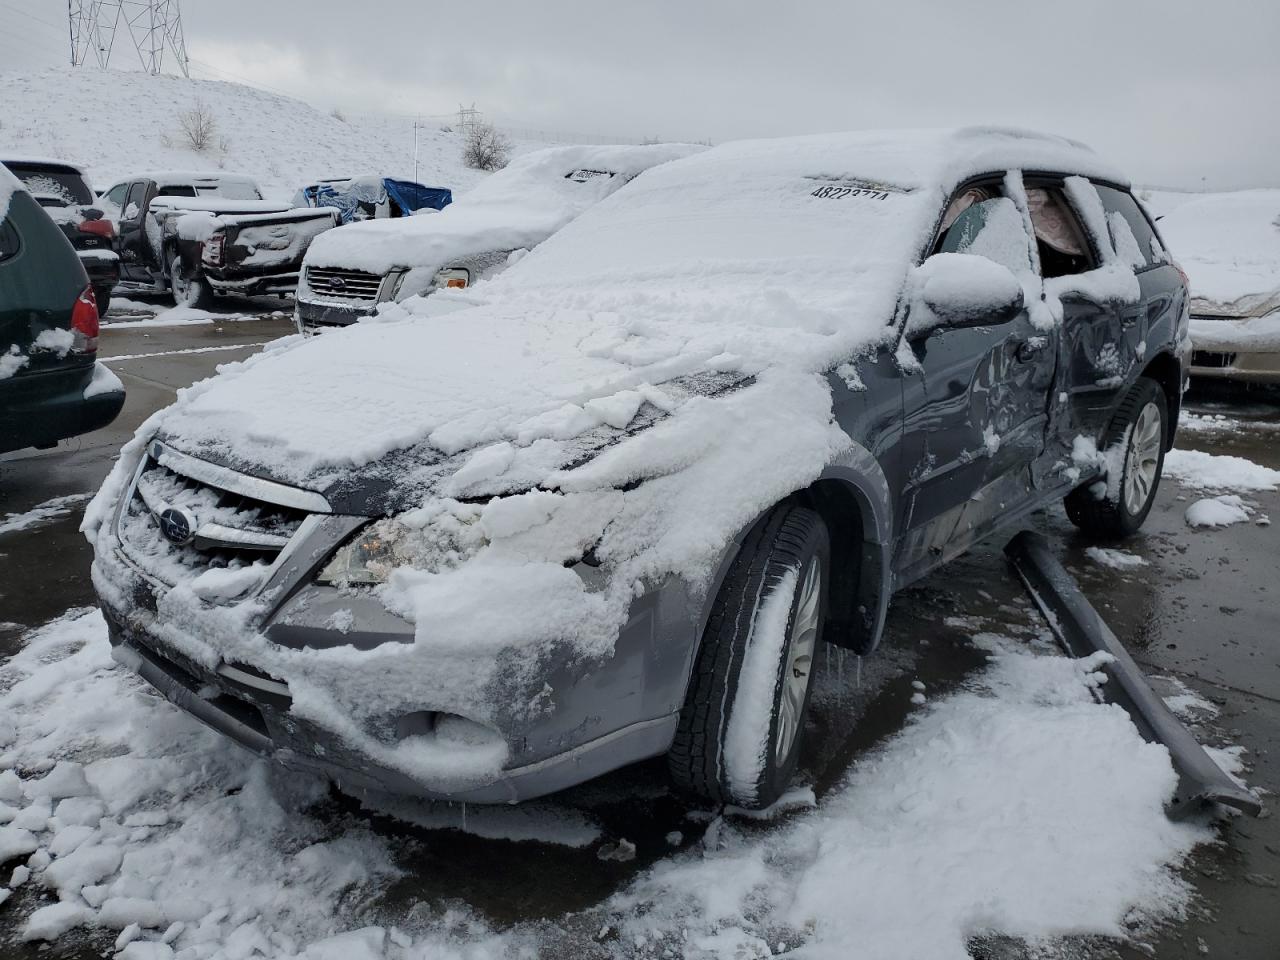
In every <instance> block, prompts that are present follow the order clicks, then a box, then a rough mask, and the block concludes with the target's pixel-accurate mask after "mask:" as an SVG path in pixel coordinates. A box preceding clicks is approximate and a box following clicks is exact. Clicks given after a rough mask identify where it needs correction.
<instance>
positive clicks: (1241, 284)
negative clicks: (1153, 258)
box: [1159, 189, 1280, 316]
mask: <svg viewBox="0 0 1280 960" xmlns="http://www.w3.org/2000/svg"><path fill="white" fill-rule="evenodd" d="M1159 226H1160V233H1161V234H1162V235H1163V237H1164V239H1165V242H1166V243H1167V244H1168V245H1169V252H1170V253H1171V254H1173V257H1174V259H1176V260H1177V261H1178V263H1179V264H1180V265H1181V266H1182V268H1183V269H1184V270H1185V271H1186V272H1187V277H1188V278H1189V279H1190V280H1191V296H1192V298H1193V304H1192V307H1193V309H1195V310H1200V311H1204V312H1206V313H1213V314H1223V315H1228V316H1247V315H1254V316H1260V315H1262V314H1263V313H1266V312H1269V311H1271V310H1276V309H1280V190H1274V189H1273V190H1241V191H1238V192H1233V193H1213V194H1205V195H1203V196H1199V197H1197V198H1196V199H1194V200H1190V201H1187V202H1186V203H1183V204H1182V205H1181V206H1179V207H1178V208H1177V209H1176V210H1174V211H1173V212H1172V213H1170V214H1168V215H1167V216H1166V217H1164V218H1163V219H1162V220H1161V221H1160V224H1159Z"/></svg>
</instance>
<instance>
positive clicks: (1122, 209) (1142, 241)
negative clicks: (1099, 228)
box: [1094, 183, 1163, 270]
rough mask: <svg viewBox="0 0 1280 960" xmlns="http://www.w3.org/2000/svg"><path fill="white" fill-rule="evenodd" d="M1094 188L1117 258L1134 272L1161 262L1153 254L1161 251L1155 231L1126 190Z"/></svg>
mask: <svg viewBox="0 0 1280 960" xmlns="http://www.w3.org/2000/svg"><path fill="white" fill-rule="evenodd" d="M1094 187H1095V188H1096V189H1097V191H1098V196H1099V197H1101V198H1102V207H1103V209H1104V210H1106V211H1107V227H1108V228H1109V229H1110V232H1111V242H1112V243H1113V244H1114V245H1115V248H1116V253H1117V254H1119V256H1120V259H1121V260H1122V261H1124V262H1125V263H1127V264H1129V265H1130V266H1132V267H1133V268H1134V269H1135V270H1144V269H1146V268H1147V267H1153V266H1158V265H1159V264H1160V263H1162V262H1163V261H1162V260H1161V259H1160V258H1159V257H1158V255H1157V253H1156V251H1158V250H1160V249H1162V248H1161V246H1160V241H1159V240H1158V239H1157V238H1156V232H1155V229H1154V228H1153V227H1152V226H1151V222H1150V221H1149V220H1148V219H1147V217H1146V214H1144V213H1143V212H1142V208H1141V207H1139V206H1138V201H1137V200H1135V199H1133V195H1132V194H1130V193H1129V191H1128V190H1119V189H1117V188H1116V187H1109V186H1107V185H1106V184H1104V183H1095V184H1094Z"/></svg>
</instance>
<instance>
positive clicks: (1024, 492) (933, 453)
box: [896, 179, 1057, 579]
mask: <svg viewBox="0 0 1280 960" xmlns="http://www.w3.org/2000/svg"><path fill="white" fill-rule="evenodd" d="M931 252H932V253H969V254H976V255H979V256H985V257H987V258H988V259H992V260H994V261H995V262H997V263H1000V264H1001V265H1003V266H1005V267H1008V268H1009V269H1010V270H1011V271H1013V273H1014V275H1015V276H1017V277H1019V279H1021V280H1022V281H1023V286H1024V289H1025V290H1026V291H1027V292H1028V293H1029V294H1030V295H1031V296H1032V297H1038V289H1039V288H1038V279H1037V278H1036V276H1035V274H1034V270H1033V264H1032V254H1031V236H1030V233H1029V232H1028V230H1027V227H1026V218H1025V217H1024V215H1023V212H1022V211H1021V210H1020V209H1019V208H1018V205H1017V203H1016V202H1015V199H1014V198H1012V197H1010V196H1008V195H1007V193H1006V187H1005V181H1004V180H1003V179H992V180H990V181H988V182H985V183H982V182H979V183H976V184H969V185H966V186H965V187H964V188H963V189H962V190H961V191H959V192H958V193H957V194H956V195H955V196H954V197H953V198H952V199H951V202H950V203H949V204H948V208H947V211H946V213H944V215H943V218H942V221H941V224H940V226H939V229H938V233H937V236H936V238H935V241H934V244H933V246H932V248H931ZM1042 327H1043V328H1042ZM1056 339H1057V332H1056V331H1055V330H1054V329H1053V328H1052V326H1051V325H1048V324H1043V323H1042V324H1041V327H1037V326H1036V325H1035V324H1034V323H1033V322H1032V318H1031V311H1030V310H1029V309H1024V310H1022V311H1021V312H1020V313H1019V314H1018V315H1017V316H1016V317H1014V318H1013V319H1012V320H1007V321H1005V322H996V323H992V324H991V325H989V326H965V327H955V328H952V327H946V326H942V327H935V328H933V329H931V330H929V331H928V332H927V333H926V334H923V335H917V336H915V337H908V338H907V339H906V342H905V346H906V347H907V348H908V349H909V354H907V355H905V359H906V361H907V366H906V367H905V368H904V374H903V375H904V378H905V379H904V389H903V394H904V399H903V402H904V421H903V431H904V432H903V440H902V457H903V467H904V470H903V472H904V490H903V496H902V498H901V500H900V504H901V513H900V516H899V526H898V529H899V531H900V532H901V536H900V540H899V546H898V557H897V561H896V566H897V568H898V570H899V572H900V575H901V576H902V577H903V578H904V579H913V578H914V577H915V576H919V575H921V574H922V573H923V572H924V571H926V570H928V569H929V568H930V567H931V566H933V565H935V564H936V563H938V562H941V561H942V560H944V559H946V558H948V557H950V556H954V555H955V554H957V553H960V552H962V551H963V550H964V549H965V548H966V547H967V546H968V545H969V543H971V542H972V540H973V539H974V537H976V536H979V535H980V534H981V532H982V531H983V530H984V529H986V528H988V527H989V526H990V525H991V524H992V523H993V522H995V520H996V518H998V517H999V516H1001V515H1005V514H1007V513H1009V512H1010V511H1012V510H1015V509H1017V508H1018V507H1020V506H1022V505H1024V504H1025V503H1026V501H1027V500H1028V499H1029V498H1030V497H1031V496H1032V492H1033V490H1034V487H1035V481H1034V478H1033V474H1032V469H1031V467H1032V464H1033V463H1034V462H1036V461H1037V459H1038V458H1039V457H1040V456H1041V455H1042V453H1043V450H1044V444H1045V433H1046V428H1047V424H1048V407H1049V390H1050V389H1051V387H1052V385H1053V379H1054V372H1055V369H1056V366H1057V356H1056V348H1057V342H1056Z"/></svg>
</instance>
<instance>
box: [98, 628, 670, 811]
mask: <svg viewBox="0 0 1280 960" xmlns="http://www.w3.org/2000/svg"><path fill="white" fill-rule="evenodd" d="M103 610H104V613H105V614H106V620H107V625H108V629H109V636H110V640H111V646H112V651H111V655H112V657H113V658H114V659H115V660H116V661H117V662H118V663H120V664H122V665H123V666H125V667H127V668H128V669H130V670H132V671H133V672H134V673H136V674H138V675H139V676H140V677H141V678H142V679H143V680H145V681H146V682H147V683H149V684H150V685H151V686H152V687H154V688H155V689H156V690H157V692H159V693H160V694H161V695H162V696H163V697H164V698H165V699H166V700H168V701H170V702H171V703H173V704H174V705H175V706H177V707H179V708H181V709H182V710H184V711H186V712H187V713H189V714H191V715H192V716H193V717H195V718H196V719H197V720H199V721H200V722H202V723H204V724H205V725H207V726H209V727H211V728H212V729H214V730H216V731H218V732H219V733H221V734H223V735H225V736H227V737H229V738H231V739H232V740H234V741H236V742H237V743H239V744H240V745H241V746H243V747H246V748H247V749H249V750H251V751H253V752H254V753H256V754H258V755H260V756H263V757H267V758H269V759H271V760H274V761H275V762H278V763H280V764H281V765H282V766H285V767H287V768H290V769H294V770H300V771H304V772H307V773H310V774H313V775H317V776H321V777H324V778H326V779H329V780H331V781H333V782H334V784H335V785H337V786H338V788H339V789H341V790H343V791H344V792H347V793H355V794H359V793H366V792H373V793H381V794H399V795H405V796H415V797H424V798H428V799H439V800H450V801H463V802H467V803H518V802H520V801H522V800H528V799H533V798H535V797H540V796H545V795H546V794H549V793H554V792H556V791H558V790H563V789H565V788H567V787H570V786H573V785H575V784H579V783H583V782H585V781H587V780H591V779H593V778H595V777H598V776H600V775H601V774H604V773H608V772H609V771H611V770H615V769H617V768H618V767H621V766H625V765H627V764H630V763H634V762H636V761H639V760H643V759H646V758H648V757H653V756H658V755H660V754H662V753H665V752H666V750H667V749H668V747H670V745H671V741H672V738H673V737H674V736H675V730H676V723H677V721H678V714H677V713H674V712H673V713H671V714H668V715H666V716H661V717H656V718H653V719H650V720H642V721H637V722H635V723H631V724H628V725H627V726H625V727H621V728H619V729H617V730H614V731H611V732H610V733H608V734H605V735H602V736H600V737H596V738H595V739H593V740H588V741H584V742H582V743H578V744H575V745H573V746H571V747H569V748H568V749H566V750H564V751H563V752H561V753H559V754H556V755H553V756H550V757H547V758H545V759H543V760H540V761H534V762H531V763H528V764H524V765H520V766H511V767H508V768H506V769H505V770H503V772H502V774H501V775H500V776H499V777H496V778H495V779H493V780H492V781H491V782H489V783H484V784H480V785H477V786H473V787H469V788H465V789H461V790H451V791H443V790H439V789H437V788H435V787H434V786H433V785H432V784H430V783H424V782H423V781H421V780H418V779H415V778H413V777H411V776H408V775H406V774H404V773H402V772H400V771H397V770H392V769H388V768H386V767H380V766H379V765H377V764H375V763H372V762H370V761H369V760H368V758H366V757H362V756H361V755H360V754H359V753H358V752H354V751H352V750H351V749H349V747H348V746H347V745H346V744H344V743H343V742H342V740H341V739H340V738H338V737H335V736H334V735H332V734H330V733H328V732H327V731H323V730H320V729H318V728H316V727H314V726H313V725H310V724H306V723H303V722H299V721H298V720H297V719H295V718H291V717H290V716H289V713H288V706H289V705H288V702H287V698H286V697H284V696H281V695H279V694H272V693H270V692H268V691H261V690H256V689H255V688H253V687H250V686H247V685H244V684H239V683H236V682H235V681H232V680H229V679H228V678H227V677H224V676H222V675H220V674H218V673H215V672H211V671H208V670H206V669H204V668H202V667H199V666H196V665H194V664H193V663H192V662H191V661H189V660H185V659H184V658H182V657H181V656H179V655H177V654H175V653H174V652H173V651H168V650H166V651H164V652H161V651H160V649H159V647H158V645H157V644H156V643H155V641H154V639H152V638H147V637H146V636H145V634H142V633H139V632H138V631H136V630H133V629H131V628H129V627H127V626H125V624H124V623H123V621H122V620H120V619H119V618H118V616H117V615H116V614H115V613H114V612H112V611H111V610H110V608H108V607H106V606H105V605H104V607H103Z"/></svg>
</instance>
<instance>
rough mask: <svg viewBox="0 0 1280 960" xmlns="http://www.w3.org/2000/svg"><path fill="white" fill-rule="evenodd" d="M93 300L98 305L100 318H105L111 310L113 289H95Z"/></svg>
mask: <svg viewBox="0 0 1280 960" xmlns="http://www.w3.org/2000/svg"><path fill="white" fill-rule="evenodd" d="M93 300H94V302H95V303H96V304H97V305H98V316H99V317H105V316H106V315H107V311H108V310H110V309H111V288H110V287H94V288H93Z"/></svg>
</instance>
